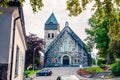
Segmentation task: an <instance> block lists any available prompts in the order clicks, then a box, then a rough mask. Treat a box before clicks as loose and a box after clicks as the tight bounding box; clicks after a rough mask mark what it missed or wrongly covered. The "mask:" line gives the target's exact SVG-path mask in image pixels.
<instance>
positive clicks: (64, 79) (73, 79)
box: [57, 75, 79, 80]
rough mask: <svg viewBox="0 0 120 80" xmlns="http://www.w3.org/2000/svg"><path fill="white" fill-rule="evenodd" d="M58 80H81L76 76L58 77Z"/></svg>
mask: <svg viewBox="0 0 120 80" xmlns="http://www.w3.org/2000/svg"><path fill="white" fill-rule="evenodd" d="M57 80H79V78H78V77H77V76H75V75H63V76H58V77H57Z"/></svg>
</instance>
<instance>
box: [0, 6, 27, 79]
mask: <svg viewBox="0 0 120 80" xmlns="http://www.w3.org/2000/svg"><path fill="white" fill-rule="evenodd" d="M0 10H2V11H3V14H2V15H0V63H6V64H8V73H7V76H8V80H9V77H10V63H11V50H12V38H13V26H14V19H15V18H17V17H19V13H18V8H17V7H9V8H0ZM15 27H16V30H15V45H14V53H13V67H12V80H23V72H24V61H25V51H26V42H25V37H24V33H23V29H22V25H21V21H20V19H18V20H17V21H16V25H15ZM17 46H18V47H19V49H20V53H19V65H18V66H19V67H18V73H19V74H18V76H17V77H15V63H16V48H17Z"/></svg>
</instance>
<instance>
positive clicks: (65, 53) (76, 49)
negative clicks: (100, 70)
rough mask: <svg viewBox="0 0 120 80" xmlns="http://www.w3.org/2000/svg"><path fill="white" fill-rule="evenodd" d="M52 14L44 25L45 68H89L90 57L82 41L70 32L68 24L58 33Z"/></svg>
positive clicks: (57, 26) (57, 25)
mask: <svg viewBox="0 0 120 80" xmlns="http://www.w3.org/2000/svg"><path fill="white" fill-rule="evenodd" d="M59 28H60V27H59V24H58V22H57V20H56V17H55V15H54V13H52V14H51V16H50V17H49V18H48V20H47V21H46V23H45V28H44V30H45V42H46V45H45V58H44V64H45V67H55V66H80V65H81V66H83V67H85V66H90V65H91V55H90V54H88V52H87V50H86V48H85V44H84V43H83V41H82V40H81V39H80V38H79V37H78V36H77V35H76V34H75V33H74V32H73V31H72V29H71V28H70V27H69V24H68V22H66V23H65V27H64V28H63V30H62V31H61V32H60V29H59Z"/></svg>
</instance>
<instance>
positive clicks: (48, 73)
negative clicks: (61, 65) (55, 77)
mask: <svg viewBox="0 0 120 80" xmlns="http://www.w3.org/2000/svg"><path fill="white" fill-rule="evenodd" d="M51 74H52V71H51V70H49V69H43V70H41V71H40V72H38V73H36V76H50V75H51Z"/></svg>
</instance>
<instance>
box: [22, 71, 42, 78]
mask: <svg viewBox="0 0 120 80" xmlns="http://www.w3.org/2000/svg"><path fill="white" fill-rule="evenodd" d="M39 71H40V70H34V71H33V70H25V74H24V76H26V74H27V73H28V77H30V76H31V75H33V74H35V73H37V72H39Z"/></svg>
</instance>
